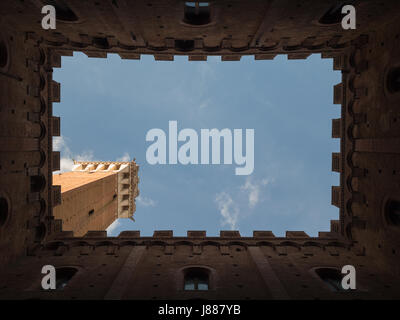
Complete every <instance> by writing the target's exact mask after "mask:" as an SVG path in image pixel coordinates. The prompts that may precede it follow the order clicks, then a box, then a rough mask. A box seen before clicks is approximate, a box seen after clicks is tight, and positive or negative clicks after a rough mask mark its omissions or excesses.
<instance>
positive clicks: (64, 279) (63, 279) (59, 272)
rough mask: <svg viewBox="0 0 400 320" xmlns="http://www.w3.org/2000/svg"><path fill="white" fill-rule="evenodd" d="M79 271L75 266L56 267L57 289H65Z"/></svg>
mask: <svg viewBox="0 0 400 320" xmlns="http://www.w3.org/2000/svg"><path fill="white" fill-rule="evenodd" d="M77 272H78V269H76V268H73V267H60V268H56V290H63V289H64V288H65V287H66V286H67V285H68V282H69V281H70V280H71V279H72V277H73V276H74V275H75V274H76V273H77Z"/></svg>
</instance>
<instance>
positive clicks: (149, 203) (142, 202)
mask: <svg viewBox="0 0 400 320" xmlns="http://www.w3.org/2000/svg"><path fill="white" fill-rule="evenodd" d="M136 203H137V204H138V205H139V206H142V207H155V206H156V205H157V202H156V201H154V200H153V199H150V198H146V197H142V196H138V197H137V198H136Z"/></svg>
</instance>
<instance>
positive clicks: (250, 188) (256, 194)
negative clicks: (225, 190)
mask: <svg viewBox="0 0 400 320" xmlns="http://www.w3.org/2000/svg"><path fill="white" fill-rule="evenodd" d="M270 182H271V181H270V180H268V179H262V180H261V181H260V182H253V181H252V179H251V178H250V177H248V178H247V179H246V182H245V184H244V185H243V186H241V187H240V189H242V190H245V191H247V192H248V200H249V207H250V208H254V207H255V206H256V205H257V204H258V203H259V201H260V191H261V188H262V187H265V186H266V185H267V184H269V183H270Z"/></svg>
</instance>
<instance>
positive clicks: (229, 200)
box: [215, 177, 273, 230]
mask: <svg viewBox="0 0 400 320" xmlns="http://www.w3.org/2000/svg"><path fill="white" fill-rule="evenodd" d="M272 182H273V179H266V178H265V179H261V180H254V179H252V178H251V177H248V178H246V181H245V183H244V184H243V185H241V186H239V187H236V189H235V190H233V191H232V192H230V193H228V192H226V191H222V192H220V193H217V195H216V198H215V202H216V204H217V207H218V210H219V213H220V214H221V216H222V225H223V226H224V225H228V226H229V227H230V228H231V230H234V229H236V228H237V226H238V223H239V220H240V219H241V218H243V217H244V216H245V215H247V214H248V213H249V209H253V208H254V207H255V206H256V205H257V204H258V203H259V202H260V201H262V200H263V197H262V191H263V190H262V189H263V188H264V187H265V186H266V185H268V184H270V183H272Z"/></svg>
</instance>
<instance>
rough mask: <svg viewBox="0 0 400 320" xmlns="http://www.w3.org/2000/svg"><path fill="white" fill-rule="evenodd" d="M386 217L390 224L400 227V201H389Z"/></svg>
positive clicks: (386, 207)
mask: <svg viewBox="0 0 400 320" xmlns="http://www.w3.org/2000/svg"><path fill="white" fill-rule="evenodd" d="M385 216H386V220H387V222H388V223H390V224H391V225H395V226H400V201H396V200H388V202H387V203H386V206H385Z"/></svg>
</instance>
